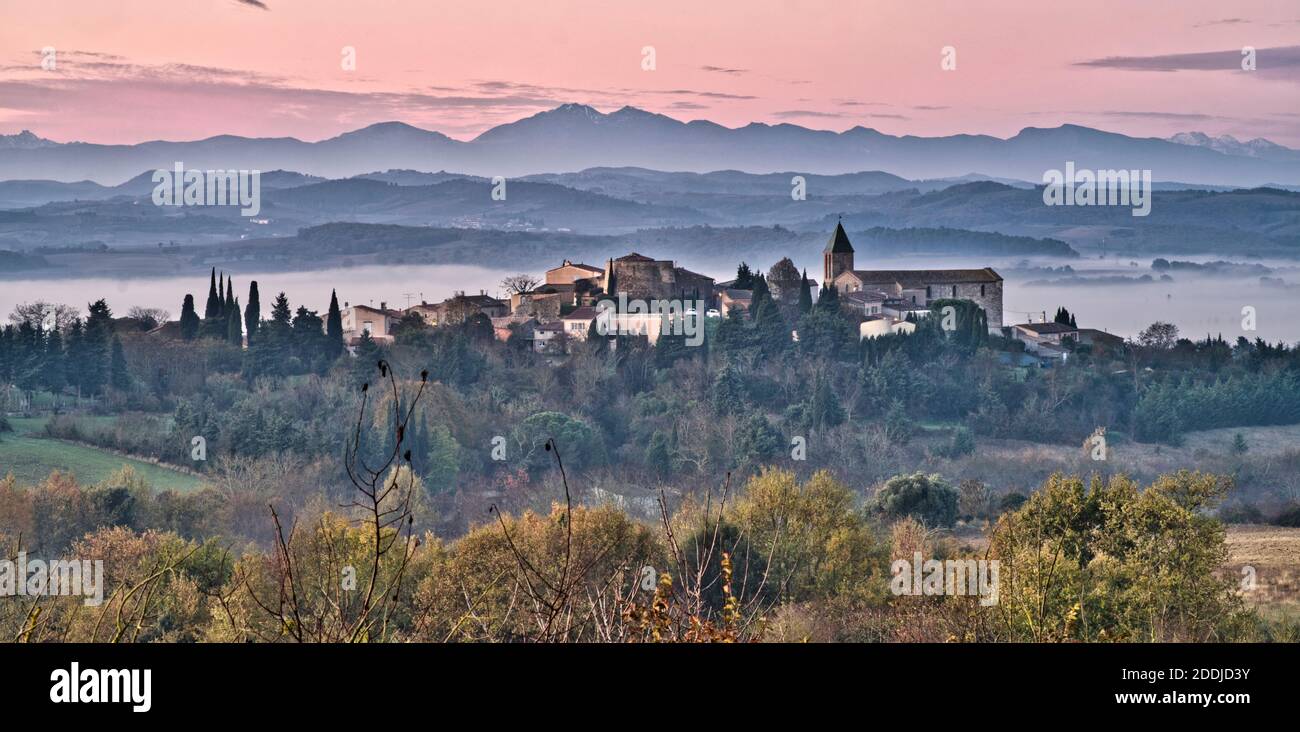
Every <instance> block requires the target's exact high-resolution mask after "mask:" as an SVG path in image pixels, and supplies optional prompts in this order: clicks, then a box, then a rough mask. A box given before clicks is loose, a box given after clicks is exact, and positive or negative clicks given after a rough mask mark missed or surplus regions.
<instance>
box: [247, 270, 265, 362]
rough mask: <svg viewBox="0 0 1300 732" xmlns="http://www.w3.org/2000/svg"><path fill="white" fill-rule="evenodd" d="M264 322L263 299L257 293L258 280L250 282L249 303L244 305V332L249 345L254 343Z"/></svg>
mask: <svg viewBox="0 0 1300 732" xmlns="http://www.w3.org/2000/svg"><path fill="white" fill-rule="evenodd" d="M261 324H262V299H261V298H260V297H259V296H258V293H257V280H253V281H252V282H250V283H248V305H246V306H245V307H244V332H245V333H246V334H247V335H246V337H247V338H248V345H249V346H250V347H251V346H252V345H253V337H254V336H255V335H256V334H257V329H258V327H259V326H260V325H261Z"/></svg>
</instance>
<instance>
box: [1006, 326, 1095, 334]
mask: <svg viewBox="0 0 1300 732" xmlns="http://www.w3.org/2000/svg"><path fill="white" fill-rule="evenodd" d="M1016 327H1017V328H1023V329H1025V330H1028V331H1032V332H1034V333H1037V334H1039V335H1046V334H1050V333H1074V332H1077V331H1078V330H1079V329H1078V328H1071V327H1070V326H1068V325H1065V324H1063V323H1020V324H1018V325H1017V326H1016Z"/></svg>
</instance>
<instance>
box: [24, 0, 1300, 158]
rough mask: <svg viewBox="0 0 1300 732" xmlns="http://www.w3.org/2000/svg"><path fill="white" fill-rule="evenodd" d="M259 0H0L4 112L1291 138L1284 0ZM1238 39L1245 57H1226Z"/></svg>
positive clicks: (126, 133) (29, 117)
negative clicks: (346, 51) (1250, 53)
mask: <svg viewBox="0 0 1300 732" xmlns="http://www.w3.org/2000/svg"><path fill="white" fill-rule="evenodd" d="M264 1H265V5H266V9H263V8H259V7H256V6H255V5H254V4H251V3H248V2H239V1H238V0H185V1H184V2H174V1H165V0H116V1H110V0H61V1H60V2H48V0H41V1H34V0H0V8H2V9H0V15H3V17H4V18H5V22H4V23H3V24H2V25H0V133H13V132H17V131H19V130H21V129H31V130H32V131H33V132H35V133H36V134H38V135H41V136H43V137H48V138H51V139H54V140H59V141H70V140H84V141H89V142H103V143H134V142H141V141H144V140H151V139H172V140H183V139H197V138H202V137H207V136H211V135H216V134H226V133H229V134H238V135H249V136H293V137H298V138H301V139H306V140H316V139H322V138H325V137H330V136H333V135H336V134H338V133H340V132H344V131H347V130H350V129H355V128H357V127H361V126H364V125H367V124H370V123H373V122H380V121H387V120H401V121H404V122H408V123H411V124H414V125H417V126H420V127H424V128H427V129H435V130H439V131H442V132H444V133H446V134H449V135H451V136H452V137H456V138H459V139H468V138H471V137H473V136H474V135H475V134H477V133H479V132H481V131H483V130H484V129H486V128H488V127H491V126H493V125H496V124H500V123H502V122H508V121H512V120H515V119H518V118H520V117H524V116H528V115H530V114H533V113H535V112H538V111H541V110H543V109H548V108H551V107H554V106H556V105H558V104H561V103H564V102H580V103H585V104H591V105H593V106H595V107H597V108H598V109H601V110H603V111H610V110H612V109H614V108H617V107H621V106H623V105H625V104H630V105H633V106H636V107H641V108H643V109H647V110H650V111H654V112H661V113H664V114H667V115H669V116H672V117H675V118H678V119H683V120H690V119H711V120H713V121H715V122H719V123H721V124H725V125H729V126H739V125H743V124H747V123H749V122H752V121H759V122H769V123H779V122H792V123H795V124H801V125H804V126H806V127H814V128H821V129H830V130H843V129H847V128H849V127H852V126H854V125H863V126H866V127H873V128H876V129H879V130H881V131H883V132H886V133H890V134H915V135H927V136H929V135H946V134H953V133H962V132H965V133H984V134H992V135H997V136H999V137H1006V136H1009V135H1013V134H1015V133H1016V132H1017V131H1019V130H1020V129H1022V128H1024V127H1030V126H1038V127H1050V126H1055V125H1058V124H1061V123H1064V122H1072V123H1076V124H1085V125H1089V126H1092V127H1098V128H1102V129H1108V130H1114V131H1117V132H1124V133H1127V134H1134V135H1151V136H1162V137H1163V136H1167V135H1169V134H1172V133H1174V132H1180V131H1187V130H1199V131H1204V132H1207V133H1210V134H1216V135H1217V134H1224V133H1227V134H1232V135H1235V136H1237V137H1240V138H1251V137H1259V136H1262V137H1267V138H1270V139H1272V140H1274V141H1276V142H1279V143H1282V144H1287V145H1291V146H1297V147H1300V5H1297V3H1296V2H1295V0H1244V1H1239V2H1232V3H1223V2H1220V1H1219V0H1146V1H1143V2H1132V1H1130V2H1110V1H1109V0H1107V1H1104V2H1102V1H1099V2H1079V3H1065V2H1056V1H1053V2H1042V1H1041V0H1036V1H1032V2H1030V1H1025V2H1022V1H1012V0H951V1H949V0H907V1H904V0H880V1H868V0H705V1H702V0H690V1H689V2H683V1H678V0H654V1H653V2H635V1H633V0H457V1H456V2H444V1H439V0H364V1H363V0H264ZM46 46H52V47H54V48H55V49H56V52H57V56H56V60H57V68H56V69H55V70H53V71H47V70H43V69H42V68H41V65H40V62H41V53H40V49H42V48H44V47H46ZM344 46H352V47H354V48H355V49H356V57H357V68H356V70H355V71H353V72H346V71H344V70H342V69H341V68H340V60H341V58H342V56H341V49H342V48H343V47H344ZM645 46H653V47H654V49H655V55H656V63H657V68H656V69H655V70H654V71H643V70H642V68H641V61H642V48H643V47H645ZM944 46H952V47H954V48H955V49H956V53H957V68H956V70H955V71H951V72H945V71H943V70H941V69H940V54H941V49H942V48H943V47H944ZM1243 46H1253V47H1255V48H1256V49H1259V52H1258V53H1259V56H1258V65H1259V67H1258V70H1257V71H1255V72H1244V71H1241V70H1240V69H1239V58H1240V51H1241V48H1242V47H1243ZM1216 53H1217V55H1215V54H1216ZM1195 54H1207V55H1204V56H1197V55H1195ZM1116 59H1118V60H1116ZM1087 62H1093V63H1091V64H1089V63H1087Z"/></svg>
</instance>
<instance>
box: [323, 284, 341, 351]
mask: <svg viewBox="0 0 1300 732" xmlns="http://www.w3.org/2000/svg"><path fill="white" fill-rule="evenodd" d="M325 336H326V340H327V341H328V343H327V344H326V349H327V351H328V354H329V357H330V359H331V360H333V359H336V358H338V357H339V356H340V355H341V354H342V353H343V312H342V311H341V310H339V296H338V293H337V292H335V291H334V290H330V310H329V314H328V315H327V316H326V319H325Z"/></svg>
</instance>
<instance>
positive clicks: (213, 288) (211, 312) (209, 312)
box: [203, 267, 221, 320]
mask: <svg viewBox="0 0 1300 732" xmlns="http://www.w3.org/2000/svg"><path fill="white" fill-rule="evenodd" d="M220 313H221V299H220V298H219V297H217V268H216V267H213V268H212V281H211V282H210V283H209V284H208V303H207V305H206V306H205V307H204V308H203V319H204V320H211V319H212V318H215V317H217V315H219V314H220Z"/></svg>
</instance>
